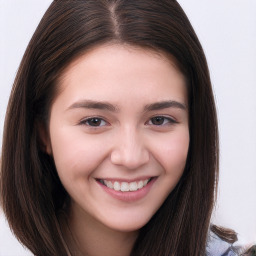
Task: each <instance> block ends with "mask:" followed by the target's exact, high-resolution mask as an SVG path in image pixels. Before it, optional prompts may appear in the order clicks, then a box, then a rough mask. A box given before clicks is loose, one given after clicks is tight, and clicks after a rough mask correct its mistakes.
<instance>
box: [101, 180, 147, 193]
mask: <svg viewBox="0 0 256 256" xmlns="http://www.w3.org/2000/svg"><path fill="white" fill-rule="evenodd" d="M150 180H151V179H145V180H139V181H133V182H119V181H110V180H102V179H101V180H99V182H100V183H101V184H103V185H105V186H106V187H108V188H110V189H113V190H115V191H122V192H133V191H137V190H140V189H142V188H143V187H145V186H146V185H147V184H148V183H149V181H150Z"/></svg>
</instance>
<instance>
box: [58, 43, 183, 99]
mask: <svg viewBox="0 0 256 256" xmlns="http://www.w3.org/2000/svg"><path fill="white" fill-rule="evenodd" d="M58 87H59V89H60V94H61V92H63V91H66V90H67V91H68V95H69V96H70V97H72V95H74V94H75V93H77V92H78V91H80V94H81V95H80V96H82V95H86V96H87V97H88V96H89V97H96V98H98V99H99V100H105V97H109V98H110V99H114V97H118V95H119V96H120V93H126V95H127V96H128V95H133V96H135V97H136V95H137V96H138V97H139V96H141V93H142V92H143V96H147V95H148V96H149V97H152V96H154V97H155V98H157V97H160V98H161V97H163V94H173V92H174V91H175V90H176V96H178V97H180V98H182V99H181V100H183V101H184V99H185V98H186V94H187V93H186V91H187V88H186V83H185V77H184V76H183V74H182V73H181V72H180V70H179V69H178V67H177V65H176V61H175V60H174V59H173V58H171V57H170V56H168V57H167V55H165V54H163V53H162V52H157V51H153V50H150V49H144V48H139V47H134V46H130V45H116V44H107V45H102V46H98V47H96V48H93V49H91V50H90V51H88V52H86V53H85V54H83V55H82V56H80V57H79V58H77V59H76V60H75V61H73V62H72V63H71V64H70V65H69V66H68V67H67V68H66V69H65V70H64V72H63V73H62V75H61V77H60V79H59V81H58ZM113 92H115V93H114V94H113ZM152 93H153V94H154V95H152ZM77 96H78V95H77ZM166 97H168V95H166ZM160 100H163V99H162V98H161V99H160ZM164 100H165V99H164Z"/></svg>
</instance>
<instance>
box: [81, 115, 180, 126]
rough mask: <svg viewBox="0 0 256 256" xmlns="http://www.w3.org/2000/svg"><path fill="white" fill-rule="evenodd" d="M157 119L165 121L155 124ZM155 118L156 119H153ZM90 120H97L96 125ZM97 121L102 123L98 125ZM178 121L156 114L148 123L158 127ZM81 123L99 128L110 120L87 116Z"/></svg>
mask: <svg viewBox="0 0 256 256" xmlns="http://www.w3.org/2000/svg"><path fill="white" fill-rule="evenodd" d="M157 119H161V120H162V121H163V123H160V124H154V121H157ZM153 120H154V121H153ZM90 121H95V122H96V125H91V124H89V122H90ZM102 122H104V124H103V125H102ZM97 123H100V125H97ZM176 123H178V122H177V121H176V120H174V119H173V118H170V117H166V116H154V117H151V118H150V119H149V121H147V122H146V125H153V126H156V127H161V126H165V125H172V124H176ZM79 125H86V126H89V127H90V128H95V129H97V128H99V127H102V126H106V125H108V122H107V121H105V120H104V119H103V118H101V117H98V116H95V117H89V118H86V119H83V120H81V121H80V122H79Z"/></svg>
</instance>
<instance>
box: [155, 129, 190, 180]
mask: <svg viewBox="0 0 256 256" xmlns="http://www.w3.org/2000/svg"><path fill="white" fill-rule="evenodd" d="M159 142H160V141H159ZM188 148H189V132H188V130H187V129H184V130H182V131H180V132H177V133H176V134H173V135H171V136H166V138H163V140H161V143H158V144H157V146H156V147H155V149H156V150H155V152H156V153H155V157H156V159H157V161H158V162H159V163H160V164H161V165H162V167H163V168H164V170H165V172H166V174H167V175H172V176H173V178H175V177H180V176H181V175H182V173H183V171H184V168H185V165H186V160H187V154H188Z"/></svg>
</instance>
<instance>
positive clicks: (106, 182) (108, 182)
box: [103, 180, 114, 189]
mask: <svg viewBox="0 0 256 256" xmlns="http://www.w3.org/2000/svg"><path fill="white" fill-rule="evenodd" d="M103 182H104V184H105V185H106V186H107V187H109V188H112V189H113V188H114V186H113V184H112V182H111V181H108V180H104V181H103Z"/></svg>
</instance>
